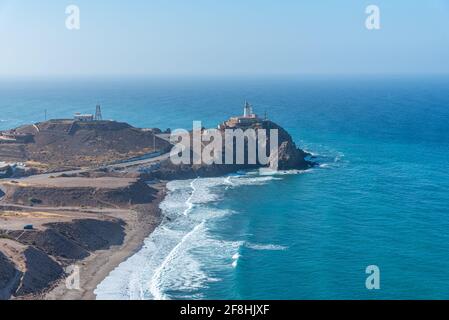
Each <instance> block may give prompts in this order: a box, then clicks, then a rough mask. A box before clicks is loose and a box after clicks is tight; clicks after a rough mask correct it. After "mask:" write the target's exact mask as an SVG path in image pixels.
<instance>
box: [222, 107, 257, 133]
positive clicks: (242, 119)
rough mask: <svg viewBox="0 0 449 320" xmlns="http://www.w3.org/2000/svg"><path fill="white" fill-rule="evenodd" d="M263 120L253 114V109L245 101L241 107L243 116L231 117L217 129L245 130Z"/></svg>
mask: <svg viewBox="0 0 449 320" xmlns="http://www.w3.org/2000/svg"><path fill="white" fill-rule="evenodd" d="M263 121H264V120H263V119H261V118H259V117H258V116H257V114H255V113H254V111H253V107H252V106H251V105H250V104H249V103H248V102H247V101H246V102H245V106H244V107H243V116H238V117H232V118H230V119H229V120H227V121H225V122H223V123H222V124H220V125H219V126H218V129H220V130H224V129H239V128H241V129H245V128H248V127H250V126H252V125H255V124H257V123H262V122H263Z"/></svg>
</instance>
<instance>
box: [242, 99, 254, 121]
mask: <svg viewBox="0 0 449 320" xmlns="http://www.w3.org/2000/svg"><path fill="white" fill-rule="evenodd" d="M252 115H253V108H252V107H251V105H250V104H249V103H248V101H245V107H244V109H243V116H244V117H245V118H251V117H252Z"/></svg>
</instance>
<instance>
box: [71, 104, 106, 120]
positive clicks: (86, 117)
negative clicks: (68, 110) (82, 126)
mask: <svg viewBox="0 0 449 320" xmlns="http://www.w3.org/2000/svg"><path fill="white" fill-rule="evenodd" d="M73 119H74V120H75V121H80V122H92V121H102V120H103V116H102V114H101V106H100V105H99V104H98V105H97V106H96V109H95V115H93V114H91V113H84V114H83V113H79V112H77V113H75V116H74V118H73Z"/></svg>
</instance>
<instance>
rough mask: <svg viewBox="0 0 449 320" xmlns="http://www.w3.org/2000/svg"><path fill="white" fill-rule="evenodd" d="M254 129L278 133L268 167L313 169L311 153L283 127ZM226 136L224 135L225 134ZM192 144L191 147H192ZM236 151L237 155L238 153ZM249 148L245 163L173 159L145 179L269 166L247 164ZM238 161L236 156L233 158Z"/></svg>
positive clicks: (268, 123)
mask: <svg viewBox="0 0 449 320" xmlns="http://www.w3.org/2000/svg"><path fill="white" fill-rule="evenodd" d="M253 128H254V129H265V130H267V133H269V130H270V129H276V130H278V149H277V152H275V153H273V154H271V155H270V158H269V163H270V165H269V167H270V168H271V169H273V170H291V169H296V170H306V169H308V168H310V167H313V166H314V165H315V163H313V162H311V161H309V160H307V157H308V156H309V154H308V153H306V152H304V151H303V150H301V149H299V148H298V147H297V146H296V144H295V143H294V141H293V138H292V137H291V135H290V134H289V133H288V132H287V131H286V130H285V129H284V128H282V127H281V126H279V125H277V124H276V123H274V122H272V121H263V122H262V123H260V124H257V125H255V126H253ZM222 136H224V133H222ZM270 138H271V137H270V136H269V134H268V135H267V140H266V141H265V143H266V144H267V146H270ZM224 144H225V140H224V138H223V146H224ZM191 145H192V144H191ZM203 147H204V145H203ZM233 148H234V155H235V154H236V152H235V148H236V146H235V145H234V146H233ZM247 149H248V148H247V145H246V144H245V161H244V164H211V165H207V164H200V165H199V164H194V165H189V164H180V165H175V164H173V163H172V162H171V161H170V160H166V161H164V162H162V163H161V164H160V166H159V168H157V169H155V170H151V171H150V172H148V173H144V174H143V176H144V177H146V178H147V179H150V178H157V179H163V180H172V179H192V178H196V177H213V176H221V175H225V174H229V173H233V172H236V171H239V170H252V169H258V168H263V167H267V165H265V164H261V163H259V162H257V164H248V159H247V156H246V155H247ZM222 153H223V163H224V160H225V159H224V154H225V149H224V147H223V151H222ZM276 156H277V157H278V161H277V166H275V165H274V164H275V163H276V162H275V161H273V160H274V159H275V157H276ZM234 162H235V156H234Z"/></svg>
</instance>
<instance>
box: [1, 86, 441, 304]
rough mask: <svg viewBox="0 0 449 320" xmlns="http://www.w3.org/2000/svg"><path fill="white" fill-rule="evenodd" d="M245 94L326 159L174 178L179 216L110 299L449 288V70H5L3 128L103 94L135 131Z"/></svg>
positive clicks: (436, 292) (227, 110)
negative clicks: (383, 73) (366, 73)
mask: <svg viewBox="0 0 449 320" xmlns="http://www.w3.org/2000/svg"><path fill="white" fill-rule="evenodd" d="M245 99H247V100H249V101H250V102H252V103H253V104H254V105H255V109H256V111H257V112H259V113H263V112H264V111H265V110H266V111H267V112H268V116H269V117H270V118H271V119H272V120H274V121H275V122H277V123H279V124H280V125H282V126H283V127H285V128H286V129H287V130H288V131H289V132H290V133H291V134H292V136H293V138H294V139H295V141H296V142H297V143H298V145H299V146H300V147H302V148H304V149H306V150H308V151H310V152H312V153H313V154H315V155H316V156H317V159H318V160H319V162H320V167H317V168H314V169H312V170H308V171H306V172H283V173H278V174H272V173H267V172H247V173H240V174H237V175H233V176H227V177H217V178H210V179H195V180H189V181H174V182H171V183H170V184H169V190H170V192H169V194H168V196H167V198H166V200H165V201H164V202H163V203H162V205H161V206H162V209H163V212H164V214H165V215H166V216H168V217H170V220H165V221H164V222H163V224H162V225H161V226H160V227H159V228H158V229H157V230H156V231H155V232H154V233H153V234H152V235H151V236H150V237H149V238H148V239H147V240H146V243H145V246H144V248H143V249H142V250H141V251H140V252H138V253H137V254H136V255H134V256H133V257H131V258H130V259H129V260H128V261H126V262H124V263H122V264H121V265H120V266H119V267H118V268H117V269H116V270H115V271H114V272H112V273H111V275H110V276H109V277H108V278H107V279H105V281H103V283H102V284H100V286H99V287H98V288H97V293H98V297H99V298H113V299H120V298H122V299H123V298H124V299H129V298H131V299H153V298H158V299H161V298H169V299H180V298H199V299H209V298H213V299H237V298H242V299H344V298H348V299H365V298H367V299H380V298H382V299H402V298H412V299H420V298H426V299H427V298H428V299H443V298H446V299H447V298H449V208H448V204H449V173H448V167H449V166H448V164H449V148H448V146H449V125H448V123H449V78H447V77H414V78H404V77H389V78H382V77H378V78H363V77H360V78H349V77H347V78H338V77H331V78H325V77H316V78H304V79H297V78H271V79H255V78H243V79H231V78H227V79H224V78H222V79H205V78H195V79H187V78H184V79H173V78H164V79H121V80H101V79H90V80H87V79H84V80H83V79H77V80H72V81H67V80H58V81H54V80H46V81H33V80H27V81H25V80H15V81H4V80H2V81H1V85H0V129H6V128H10V127H15V126H17V125H20V124H24V123H29V122H35V121H41V120H43V117H44V109H47V112H48V115H49V117H51V118H59V117H68V116H71V115H72V114H73V113H74V112H76V111H80V112H94V111H95V109H94V108H95V104H97V103H101V105H102V108H103V115H104V117H105V118H111V119H115V120H123V121H126V122H129V123H131V124H132V125H135V126H140V127H161V128H162V129H165V128H167V127H170V128H187V129H188V128H190V127H191V126H192V121H193V120H201V121H203V124H204V125H205V126H211V127H215V125H216V124H217V123H218V122H220V121H222V120H223V119H226V118H228V117H229V116H231V115H235V114H240V113H241V112H242V110H241V109H242V105H243V102H244V100H245ZM0 160H1V159H0ZM368 265H377V266H378V267H379V268H380V271H381V289H380V290H378V291H368V290H367V289H366V288H365V279H366V277H367V275H366V274H365V268H366V267H367V266H368Z"/></svg>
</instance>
